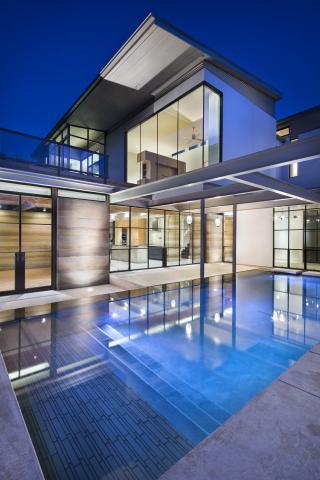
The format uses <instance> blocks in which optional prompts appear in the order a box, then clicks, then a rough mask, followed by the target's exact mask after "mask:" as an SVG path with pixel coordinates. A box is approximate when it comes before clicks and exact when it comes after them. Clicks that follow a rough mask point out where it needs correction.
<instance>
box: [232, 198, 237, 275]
mask: <svg viewBox="0 0 320 480" xmlns="http://www.w3.org/2000/svg"><path fill="white" fill-rule="evenodd" d="M236 273H237V204H236V203H235V204H234V205H233V217H232V275H234V276H235V275H236Z"/></svg>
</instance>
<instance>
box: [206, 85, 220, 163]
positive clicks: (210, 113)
mask: <svg viewBox="0 0 320 480" xmlns="http://www.w3.org/2000/svg"><path fill="white" fill-rule="evenodd" d="M219 161H220V95H218V94H217V93H216V92H214V91H213V90H211V88H209V87H207V86H205V87H204V166H205V167H207V166H208V165H212V164H214V163H218V162H219Z"/></svg>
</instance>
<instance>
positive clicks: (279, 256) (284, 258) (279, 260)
mask: <svg viewBox="0 0 320 480" xmlns="http://www.w3.org/2000/svg"><path fill="white" fill-rule="evenodd" d="M274 264H275V266H276V267H284V268H287V267H288V250H278V249H276V250H275V251H274Z"/></svg>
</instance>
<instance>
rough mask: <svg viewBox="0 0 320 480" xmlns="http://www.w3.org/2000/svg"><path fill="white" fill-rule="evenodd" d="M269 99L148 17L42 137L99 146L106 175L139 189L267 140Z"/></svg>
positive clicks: (261, 86) (252, 82)
mask: <svg viewBox="0 0 320 480" xmlns="http://www.w3.org/2000/svg"><path fill="white" fill-rule="evenodd" d="M279 98H280V94H279V92H278V91H276V90H275V89H273V88H271V87H269V86H268V85H266V84H265V83H264V82H263V81H261V80H260V79H258V78H256V77H255V76H254V75H252V74H250V73H248V72H247V71H245V70H244V69H242V68H241V67H239V66H238V65H236V64H234V63H233V62H231V61H230V60H228V59H226V58H225V57H224V56H222V55H220V54H218V53H217V52H216V51H214V50H212V49H211V48H209V47H207V46H206V45H203V44H202V43H200V42H198V41H196V40H195V39H193V38H191V37H189V36H188V35H186V34H185V33H183V32H181V31H180V30H178V29H177V28H175V27H173V26H172V25H170V24H169V23H167V22H166V21H164V20H162V19H160V18H158V17H156V16H153V15H149V16H148V17H147V18H146V19H145V21H144V22H143V23H142V24H141V25H140V26H139V28H138V29H137V30H136V31H135V32H134V33H133V35H132V36H131V37H130V38H129V39H128V41H127V42H126V43H125V44H124V45H123V46H122V47H121V48H120V49H119V51H118V52H117V53H116V54H115V55H114V56H113V57H112V58H111V60H110V61H109V62H108V63H107V65H106V66H105V67H104V68H103V69H102V70H101V72H100V74H99V75H98V77H97V78H96V79H95V80H94V81H93V82H92V84H91V85H90V86H89V87H88V88H87V90H86V91H85V92H84V93H83V94H82V95H81V96H80V98H79V99H78V100H77V101H76V102H75V104H74V105H73V106H72V107H71V108H70V109H69V110H68V111H67V112H66V114H65V115H64V116H63V117H62V118H61V120H60V121H59V122H58V123H57V124H56V125H55V126H54V128H53V129H52V130H51V132H50V133H49V135H48V137H49V138H50V139H53V140H55V141H57V142H61V143H63V144H67V145H70V146H75V147H80V148H87V149H89V150H92V151H94V152H95V151H96V152H97V153H102V149H104V150H103V153H104V154H105V156H106V159H107V160H106V161H107V169H106V171H107V176H108V178H109V179H112V180H115V181H120V182H123V181H124V182H126V183H127V184H131V185H141V184H144V183H148V182H152V181H154V180H158V179H163V178H166V177H170V176H173V175H181V174H184V173H187V172H189V171H192V170H196V169H199V168H204V167H207V166H209V165H212V164H215V163H218V162H221V161H225V160H229V159H231V158H235V157H239V156H242V155H247V154H250V153H253V152H257V151H260V150H264V149H266V148H270V147H273V146H275V145H276V143H277V141H276V120H275V115H274V110H275V102H276V101H277V100H278V99H279ZM94 135H96V136H95V137H94Z"/></svg>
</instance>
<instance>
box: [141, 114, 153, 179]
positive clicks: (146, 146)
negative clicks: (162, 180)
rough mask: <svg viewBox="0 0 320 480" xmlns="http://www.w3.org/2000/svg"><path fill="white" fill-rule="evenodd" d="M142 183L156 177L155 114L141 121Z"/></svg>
mask: <svg viewBox="0 0 320 480" xmlns="http://www.w3.org/2000/svg"><path fill="white" fill-rule="evenodd" d="M140 161H141V178H142V183H146V182H149V181H151V180H156V179H157V115H154V116H153V117H151V118H150V119H149V120H147V121H146V122H143V123H141V155H140Z"/></svg>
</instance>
